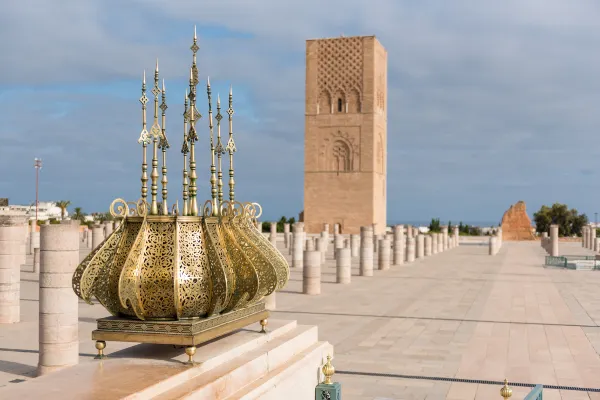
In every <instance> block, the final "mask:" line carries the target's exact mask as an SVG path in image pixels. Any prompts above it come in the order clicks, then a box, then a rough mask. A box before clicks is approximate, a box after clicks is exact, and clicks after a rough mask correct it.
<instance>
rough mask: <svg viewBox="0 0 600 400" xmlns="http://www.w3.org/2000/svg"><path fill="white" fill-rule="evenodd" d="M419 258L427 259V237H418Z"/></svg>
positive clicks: (419, 235) (420, 235)
mask: <svg viewBox="0 0 600 400" xmlns="http://www.w3.org/2000/svg"><path fill="white" fill-rule="evenodd" d="M416 253H417V254H416V257H417V258H425V235H423V234H418V235H417V251H416Z"/></svg>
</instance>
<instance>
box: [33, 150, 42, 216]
mask: <svg viewBox="0 0 600 400" xmlns="http://www.w3.org/2000/svg"><path fill="white" fill-rule="evenodd" d="M33 166H34V167H35V226H37V221H38V204H39V200H38V193H39V191H38V188H39V183H40V169H42V159H41V158H35V159H34V162H33Z"/></svg>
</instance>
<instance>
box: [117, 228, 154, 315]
mask: <svg viewBox="0 0 600 400" xmlns="http://www.w3.org/2000/svg"><path fill="white" fill-rule="evenodd" d="M147 232H148V224H147V222H146V220H144V221H143V222H142V226H141V227H140V230H139V232H138V234H137V236H136V238H135V241H134V243H133V245H132V246H131V251H130V252H129V254H128V255H127V259H126V260H125V264H124V265H123V270H122V271H121V275H120V277H119V301H120V302H121V306H123V307H124V308H126V309H129V308H130V309H131V310H132V311H133V312H134V313H135V315H136V317H138V318H139V319H142V320H143V319H145V312H144V309H143V305H142V301H141V299H140V294H139V285H140V279H139V278H140V274H141V271H142V258H143V252H144V248H145V246H146V238H147V236H148V234H147Z"/></svg>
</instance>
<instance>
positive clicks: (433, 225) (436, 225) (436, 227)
mask: <svg viewBox="0 0 600 400" xmlns="http://www.w3.org/2000/svg"><path fill="white" fill-rule="evenodd" d="M441 231H442V229H441V228H440V219H439V218H431V222H430V223H429V232H441Z"/></svg>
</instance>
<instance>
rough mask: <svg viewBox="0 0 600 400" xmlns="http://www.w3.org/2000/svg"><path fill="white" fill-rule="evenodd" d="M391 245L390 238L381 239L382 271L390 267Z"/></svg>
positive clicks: (380, 265) (380, 259)
mask: <svg viewBox="0 0 600 400" xmlns="http://www.w3.org/2000/svg"><path fill="white" fill-rule="evenodd" d="M391 245H392V244H391V243H390V241H389V240H388V239H380V240H379V252H378V261H379V270H380V271H383V270H386V269H390V255H391Z"/></svg>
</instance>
